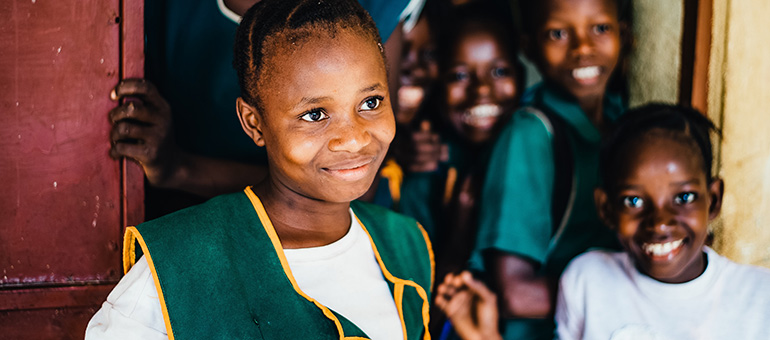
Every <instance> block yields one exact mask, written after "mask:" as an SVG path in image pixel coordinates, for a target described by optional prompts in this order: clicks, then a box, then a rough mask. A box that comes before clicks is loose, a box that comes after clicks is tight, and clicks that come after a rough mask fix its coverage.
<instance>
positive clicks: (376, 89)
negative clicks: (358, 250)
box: [238, 29, 395, 202]
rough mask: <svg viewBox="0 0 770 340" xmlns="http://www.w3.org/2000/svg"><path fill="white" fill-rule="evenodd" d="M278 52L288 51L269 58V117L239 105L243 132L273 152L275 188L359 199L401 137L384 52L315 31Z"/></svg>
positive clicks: (347, 32)
mask: <svg viewBox="0 0 770 340" xmlns="http://www.w3.org/2000/svg"><path fill="white" fill-rule="evenodd" d="M274 37H275V38H274V39H282V38H281V34H280V33H278V34H276V35H275V36H274ZM283 40H284V41H286V40H285V39H283ZM273 46H284V47H275V48H274V52H273V53H271V54H270V55H266V56H265V59H264V64H263V67H262V70H264V71H262V74H261V77H260V78H261V80H260V84H259V85H260V86H259V88H260V91H259V98H260V99H261V105H260V106H261V108H260V109H261V110H262V111H259V110H258V109H257V108H254V107H253V106H251V105H248V104H246V103H245V102H244V101H243V100H241V99H239V101H238V103H239V105H238V106H239V115H240V117H241V122H242V125H243V126H244V130H246V132H247V134H249V135H250V136H251V137H252V139H254V141H255V143H256V144H257V145H260V146H265V148H266V149H267V154H268V161H269V172H270V176H269V179H270V181H272V182H273V183H272V187H273V188H275V189H277V190H279V191H282V192H286V191H285V190H284V189H288V190H289V191H288V192H289V193H295V194H299V195H300V196H303V197H307V198H310V199H314V200H320V201H327V202H349V201H352V200H354V199H356V198H358V197H359V196H361V195H363V194H364V193H365V192H366V190H367V189H368V188H369V186H370V185H371V184H372V181H373V179H374V177H375V175H376V173H377V171H378V169H379V167H380V163H382V160H383V158H384V157H385V153H386V152H387V150H388V146H389V144H390V142H391V140H392V139H393V136H394V134H395V122H394V118H393V110H392V109H391V106H390V98H389V96H388V85H387V77H386V71H385V64H384V60H383V57H382V55H381V53H380V50H379V48H378V45H377V44H376V43H375V42H374V40H373V39H372V38H371V37H369V36H368V35H367V34H365V33H363V32H359V31H358V30H352V29H339V30H338V31H337V32H336V33H335V35H334V37H333V38H332V37H331V35H330V34H328V33H326V32H322V31H321V32H312V31H309V32H308V35H306V36H305V37H304V38H301V39H299V40H298V41H296V42H295V43H293V44H290V43H286V44H280V41H277V43H275V44H274V45H273Z"/></svg>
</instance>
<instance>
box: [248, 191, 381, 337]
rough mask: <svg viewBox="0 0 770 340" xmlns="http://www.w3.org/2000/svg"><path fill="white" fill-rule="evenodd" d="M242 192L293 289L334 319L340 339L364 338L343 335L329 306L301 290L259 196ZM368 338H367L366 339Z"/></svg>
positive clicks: (339, 324)
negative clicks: (246, 197) (255, 212)
mask: <svg viewBox="0 0 770 340" xmlns="http://www.w3.org/2000/svg"><path fill="white" fill-rule="evenodd" d="M243 192H245V193H246V196H248V197H249V200H250V201H251V205H252V206H254V210H256V211H257V216H259V221H260V222H262V227H263V228H264V229H265V232H266V233H267V236H268V237H270V242H271V243H272V244H273V248H274V249H275V252H276V254H277V255H278V259H279V260H280V261H281V267H283V272H284V274H286V277H287V278H289V281H290V282H291V285H292V287H293V288H294V291H296V292H297V294H299V295H300V296H302V297H303V298H305V299H307V300H308V301H310V302H312V303H313V304H315V305H316V307H318V308H319V309H321V311H323V313H324V316H326V317H327V318H328V319H329V320H332V321H334V325H335V326H337V332H338V333H339V335H340V339H349V340H354V339H366V338H361V337H345V332H344V331H343V329H342V323H340V320H339V319H337V317H336V316H335V315H334V313H332V311H331V310H329V308H327V307H326V306H324V305H322V304H321V303H320V302H318V301H316V300H315V299H313V298H311V297H310V296H308V295H307V294H305V292H303V291H302V289H300V288H299V285H298V284H297V281H296V280H295V279H294V275H292V273H291V268H290V267H289V261H288V260H287V259H286V254H284V253H283V246H282V245H281V240H280V239H279V238H278V234H277V233H276V232H275V227H273V222H271V221H270V217H268V216H267V211H265V206H263V205H262V201H260V200H259V197H257V195H256V194H255V193H254V191H252V190H251V187H246V189H244V190H243ZM366 340H369V339H366Z"/></svg>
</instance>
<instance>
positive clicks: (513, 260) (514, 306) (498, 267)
mask: <svg viewBox="0 0 770 340" xmlns="http://www.w3.org/2000/svg"><path fill="white" fill-rule="evenodd" d="M489 257H490V259H489V260H488V263H489V264H490V267H489V268H493V280H494V284H495V288H496V290H497V291H498V292H499V294H500V312H501V314H502V316H503V317H505V318H539V319H543V318H549V317H552V316H553V310H554V305H555V303H554V299H555V293H556V289H555V288H556V287H555V286H554V284H553V282H551V280H549V279H548V278H546V277H543V276H540V275H538V274H537V271H536V270H537V265H536V264H535V263H533V262H530V261H528V260H526V259H524V258H522V257H519V256H516V255H512V254H507V253H502V252H494V253H492V254H490V255H489Z"/></svg>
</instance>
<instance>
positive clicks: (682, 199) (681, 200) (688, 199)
mask: <svg viewBox="0 0 770 340" xmlns="http://www.w3.org/2000/svg"><path fill="white" fill-rule="evenodd" d="M697 198H698V194H696V193H694V192H683V193H680V194H677V195H676V196H674V203H676V204H678V205H685V204H689V203H692V202H695V199H697Z"/></svg>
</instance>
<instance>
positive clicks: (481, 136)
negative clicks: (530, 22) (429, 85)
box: [444, 28, 519, 143]
mask: <svg viewBox="0 0 770 340" xmlns="http://www.w3.org/2000/svg"><path fill="white" fill-rule="evenodd" d="M456 41H457V42H456V43H455V44H454V46H453V48H452V50H451V51H452V53H451V54H452V55H451V56H450V58H452V59H451V62H450V63H449V69H448V70H447V72H445V81H444V84H445V91H446V104H447V112H448V118H449V121H450V123H451V125H452V127H454V129H455V130H456V131H457V132H458V133H460V135H461V136H463V137H464V138H466V139H467V140H468V141H470V142H471V143H482V142H485V141H487V140H489V138H490V137H491V136H492V134H493V132H494V130H495V129H496V128H497V127H498V126H499V125H500V123H501V122H503V121H504V120H505V119H504V118H505V117H507V116H508V115H510V114H511V113H512V111H513V109H514V108H515V107H516V101H517V97H518V96H517V95H518V91H519V89H517V88H516V79H515V74H514V73H515V64H514V63H515V58H516V56H513V55H510V53H509V52H508V51H509V50H508V49H506V48H505V47H504V45H503V44H504V43H505V42H504V41H501V38H500V37H498V36H497V35H496V34H493V33H492V32H490V31H489V30H484V29H480V28H476V29H472V30H466V31H465V32H464V33H463V34H460V36H458V37H457V40H456Z"/></svg>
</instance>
